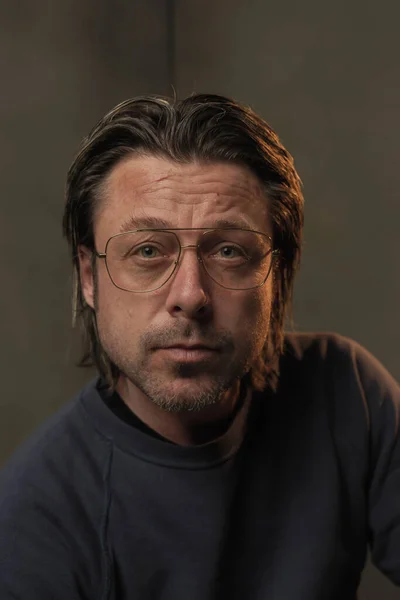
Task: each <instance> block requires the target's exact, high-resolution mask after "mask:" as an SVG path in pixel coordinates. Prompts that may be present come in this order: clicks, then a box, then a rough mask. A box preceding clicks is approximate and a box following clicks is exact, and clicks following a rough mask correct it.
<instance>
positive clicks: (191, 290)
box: [167, 244, 211, 319]
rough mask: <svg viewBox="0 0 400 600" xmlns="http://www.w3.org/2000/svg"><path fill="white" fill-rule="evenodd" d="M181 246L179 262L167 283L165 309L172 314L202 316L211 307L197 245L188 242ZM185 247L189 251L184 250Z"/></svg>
mask: <svg viewBox="0 0 400 600" xmlns="http://www.w3.org/2000/svg"><path fill="white" fill-rule="evenodd" d="M181 248H182V252H181V255H180V258H179V263H178V265H177V266H176V270H175V273H174V275H173V277H172V279H171V282H170V285H169V292H168V298H167V310H168V312H169V313H170V314H171V315H173V316H177V315H179V314H181V315H184V316H185V317H187V318H189V319H193V318H200V317H201V318H204V317H205V316H206V315H207V314H209V312H210V309H211V306H210V296H209V292H208V290H207V284H208V282H207V279H208V278H207V274H206V273H205V271H204V269H203V267H202V265H201V263H200V261H199V260H198V255H197V251H196V250H197V246H196V245H194V244H190V245H187V246H181ZM186 249H189V252H185V250H186Z"/></svg>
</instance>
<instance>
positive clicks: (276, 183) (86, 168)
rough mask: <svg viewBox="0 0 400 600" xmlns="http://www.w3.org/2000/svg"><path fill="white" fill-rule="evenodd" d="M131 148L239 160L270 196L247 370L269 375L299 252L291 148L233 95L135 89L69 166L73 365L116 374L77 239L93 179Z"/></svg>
mask: <svg viewBox="0 0 400 600" xmlns="http://www.w3.org/2000/svg"><path fill="white" fill-rule="evenodd" d="M133 153H145V154H147V155H149V154H150V155H155V156H160V157H164V158H168V159H170V160H173V161H176V162H181V163H187V162H190V161H194V160H197V161H207V162H212V161H231V162H234V163H238V164H244V165H247V166H248V167H249V168H250V169H251V170H252V171H253V172H254V173H255V175H256V176H257V177H258V178H259V180H260V181H261V182H262V184H263V186H264V189H265V192H266V199H267V201H268V202H269V203H270V214H271V220H272V228H273V242H274V248H275V249H278V250H279V253H278V255H277V259H276V262H275V264H274V269H273V304H272V311H271V326H270V331H269V335H268V339H267V340H266V343H265V346H264V351H263V353H262V356H260V359H259V361H258V364H256V365H254V367H253V368H252V370H251V372H250V374H249V377H250V381H251V384H252V385H253V387H254V388H255V389H261V388H262V387H264V386H265V385H266V384H268V383H271V382H272V381H273V380H275V381H276V376H277V364H278V358H279V356H280V354H281V353H282V350H283V340H284V322H285V315H286V313H287V310H288V307H289V306H290V303H291V298H292V291H293V280H294V275H295V272H296V269H297V267H298V265H299V260H300V254H301V238H302V228H303V195H302V191H301V181H300V178H299V176H298V174H297V172H296V170H295V168H294V164H293V159H292V157H291V155H290V154H289V153H288V151H287V150H286V149H285V148H284V147H283V145H282V144H281V142H280V140H279V138H278V136H277V135H276V134H275V132H274V131H273V130H272V129H271V127H270V126H269V125H268V124H267V123H266V122H265V121H264V120H263V119H262V118H261V117H259V116H258V115H257V114H256V113H255V112H253V111H252V110H251V109H250V108H248V107H246V106H243V105H241V104H239V103H237V102H235V101H234V100H231V99H229V98H226V97H223V96H217V95H206V94H197V95H192V96H190V97H188V98H186V99H185V100H182V101H172V100H169V99H166V98H161V97H153V96H143V97H137V98H133V99H131V100H127V101H125V102H122V103H121V104H119V105H118V106H116V107H115V108H113V109H112V110H111V111H110V112H109V113H108V114H106V115H105V116H104V117H103V118H102V119H101V120H100V122H99V123H98V124H97V125H96V126H95V127H94V129H93V130H92V131H91V132H90V134H89V135H88V136H87V137H86V138H85V139H84V140H83V143H82V145H81V148H80V151H79V153H78V154H77V156H76V158H75V160H74V162H73V164H72V165H71V167H70V169H69V172H68V177H67V185H66V205H65V212H64V217H63V231H64V235H65V236H66V238H67V240H68V243H69V245H70V249H71V254H72V262H73V270H74V296H73V311H74V323H75V322H78V323H79V324H80V326H81V329H82V333H83V338H84V339H83V344H84V349H83V356H82V358H81V360H80V362H79V365H80V366H93V365H94V366H96V367H97V369H98V371H99V373H100V375H101V376H102V377H104V378H105V379H106V380H107V381H108V383H109V384H110V386H111V387H114V385H115V383H116V381H117V379H118V375H119V372H118V369H117V367H116V366H115V365H114V364H113V363H112V362H111V361H110V359H109V358H108V356H107V355H106V354H105V352H104V350H103V349H102V347H101V344H100V341H99V338H98V335H97V328H96V315H95V311H94V310H93V309H92V308H91V307H90V306H88V305H87V304H86V302H85V299H84V297H83V293H82V289H81V284H80V275H79V261H78V246H80V245H84V246H86V247H87V248H89V249H90V250H94V234H93V213H94V208H95V204H96V202H97V201H98V196H99V189H100V187H101V184H102V183H103V182H104V179H105V177H106V176H107V175H108V173H109V172H110V170H111V169H112V168H113V167H114V166H115V165H116V163H117V162H119V161H120V160H121V159H122V158H125V157H126V156H127V155H129V154H133ZM93 263H94V261H93ZM94 272H95V269H94Z"/></svg>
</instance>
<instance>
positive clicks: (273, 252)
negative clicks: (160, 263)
mask: <svg viewBox="0 0 400 600" xmlns="http://www.w3.org/2000/svg"><path fill="white" fill-rule="evenodd" d="M142 231H161V232H162V231H166V232H170V233H172V234H173V235H174V236H175V237H176V240H177V242H178V246H179V254H178V257H177V259H176V260H175V266H174V268H173V269H172V271H171V273H170V274H169V276H168V277H167V279H166V280H165V281H164V282H163V283H162V284H161V285H159V286H158V287H156V288H153V289H151V290H141V291H138V290H128V289H126V288H123V287H121V286H120V285H117V284H116V283H115V281H114V280H113V278H112V276H111V273H110V269H109V268H108V264H107V247H108V244H109V243H110V242H111V240H112V239H114V238H116V237H120V236H122V235H127V234H129V233H140V232H142ZM175 231H202V232H203V235H206V234H207V233H209V232H212V231H249V232H252V233H257V234H259V235H262V236H263V237H265V238H267V239H268V240H269V241H270V242H271V244H272V241H273V240H272V238H271V236H269V235H267V234H266V233H263V232H262V231H256V230H254V229H248V228H246V227H212V228H209V227H174V228H171V229H169V228H159V227H157V228H154V229H153V228H147V227H146V228H143V229H132V230H130V231H123V232H121V233H116V234H114V235H112V236H111V237H110V238H108V240H107V243H106V247H105V249H104V252H97V250H96V249H94V251H93V253H94V254H95V256H97V258H101V259H104V261H105V265H106V269H107V273H108V276H109V277H110V279H111V281H112V283H113V284H114V285H115V287H116V288H118V289H120V290H123V291H124V292H130V293H131V294H148V293H150V292H155V291H156V290H159V289H160V288H162V287H163V286H164V285H165V284H166V283H168V281H169V280H170V279H171V277H172V276H173V274H174V273H175V272H176V269H177V267H178V265H179V261H180V258H181V254H182V250H184V249H186V248H196V251H197V260H198V261H199V263H200V264H201V265H202V266H203V269H204V271H205V272H206V273H207V275H208V277H209V278H210V279H212V281H214V282H215V283H216V284H217V285H219V286H220V287H222V288H224V289H226V290H236V291H246V290H254V289H257V288H260V287H262V286H263V285H264V284H265V282H266V281H267V279H268V277H269V275H270V273H271V270H272V259H273V258H274V257H275V256H276V255H277V254H279V250H277V249H273V248H271V249H270V250H269V251H268V252H267V254H266V255H265V256H268V255H269V254H271V255H272V259H271V265H270V267H269V269H268V273H267V275H266V276H265V279H264V281H263V282H262V283H259V284H258V285H254V286H252V287H249V288H231V287H227V286H225V285H222V284H221V283H219V282H218V281H216V279H214V277H212V275H210V273H209V272H208V271H207V269H206V267H205V265H204V262H203V260H202V258H201V256H200V242H198V243H197V244H187V245H185V246H182V244H181V242H180V239H179V237H178V236H177V235H176V233H175ZM200 239H201V238H200Z"/></svg>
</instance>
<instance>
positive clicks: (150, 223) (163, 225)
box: [120, 217, 173, 233]
mask: <svg viewBox="0 0 400 600" xmlns="http://www.w3.org/2000/svg"><path fill="white" fill-rule="evenodd" d="M172 227H173V226H172V224H171V223H169V222H168V221H165V219H161V218H159V217H130V218H129V219H127V220H126V221H124V222H123V223H122V224H121V227H120V232H121V233H125V232H126V231H131V230H132V229H144V228H148V229H168V228H170V229H171V228H172Z"/></svg>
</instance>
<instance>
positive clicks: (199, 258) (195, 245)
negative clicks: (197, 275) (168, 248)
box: [175, 244, 203, 265]
mask: <svg viewBox="0 0 400 600" xmlns="http://www.w3.org/2000/svg"><path fill="white" fill-rule="evenodd" d="M185 248H196V251H197V260H198V261H199V263H201V264H203V259H202V258H201V256H200V244H185V245H184V246H182V245H181V246H180V249H181V251H182V250H184V249H185ZM180 257H181V253H179V258H178V260H176V261H175V264H176V265H177V264H178V262H179V260H180Z"/></svg>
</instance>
